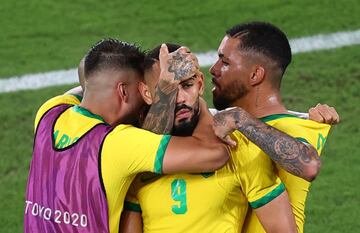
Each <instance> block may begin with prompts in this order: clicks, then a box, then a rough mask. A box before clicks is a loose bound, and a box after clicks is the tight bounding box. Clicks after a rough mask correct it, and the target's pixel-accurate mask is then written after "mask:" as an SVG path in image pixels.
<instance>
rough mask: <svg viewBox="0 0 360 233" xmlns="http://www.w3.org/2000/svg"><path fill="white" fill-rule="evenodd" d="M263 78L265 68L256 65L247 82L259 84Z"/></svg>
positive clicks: (254, 84) (253, 84) (252, 84)
mask: <svg viewBox="0 0 360 233" xmlns="http://www.w3.org/2000/svg"><path fill="white" fill-rule="evenodd" d="M264 78H265V69H264V67H262V66H261V65H256V66H255V69H254V71H253V72H252V73H251V76H250V80H249V84H250V85H251V86H256V85H259V84H260V83H261V82H262V81H263V80H264Z"/></svg>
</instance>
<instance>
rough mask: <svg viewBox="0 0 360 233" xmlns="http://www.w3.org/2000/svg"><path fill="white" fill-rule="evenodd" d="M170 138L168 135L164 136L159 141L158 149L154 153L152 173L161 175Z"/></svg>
mask: <svg viewBox="0 0 360 233" xmlns="http://www.w3.org/2000/svg"><path fill="white" fill-rule="evenodd" d="M170 138H171V136H170V135H164V136H163V137H162V139H161V141H160V144H159V148H158V150H157V152H156V157H155V166H154V172H155V173H157V174H162V168H163V160H164V155H165V151H166V148H167V145H168V144H169V141H170Z"/></svg>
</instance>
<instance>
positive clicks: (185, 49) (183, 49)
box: [175, 46, 191, 53]
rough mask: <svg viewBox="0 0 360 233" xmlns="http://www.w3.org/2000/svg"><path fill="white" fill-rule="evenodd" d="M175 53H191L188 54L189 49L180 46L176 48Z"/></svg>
mask: <svg viewBox="0 0 360 233" xmlns="http://www.w3.org/2000/svg"><path fill="white" fill-rule="evenodd" d="M176 51H177V52H180V53H191V52H190V49H189V48H188V47H185V46H181V47H180V48H178V49H177V50H176ZM176 51H175V52H176Z"/></svg>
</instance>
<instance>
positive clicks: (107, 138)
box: [35, 95, 170, 232]
mask: <svg viewBox="0 0 360 233" xmlns="http://www.w3.org/2000/svg"><path fill="white" fill-rule="evenodd" d="M79 103H80V101H79V100H78V99H76V98H75V97H73V96H70V95H62V96H57V97H54V98H52V99H50V100H49V101H47V102H46V103H45V104H43V105H42V106H41V108H40V109H39V111H38V114H37V117H36V120H35V127H36V128H37V127H38V126H39V125H41V121H42V120H41V119H42V118H44V116H46V114H47V113H48V112H51V111H52V109H54V108H57V107H56V106H61V105H62V104H69V105H71V106H69V107H68V108H67V109H65V110H64V111H63V112H61V114H60V115H59V116H58V117H57V118H56V120H55V121H54V122H53V123H51V124H47V125H45V126H44V127H43V128H45V129H46V130H49V132H50V133H49V138H48V140H50V141H48V142H47V144H48V145H53V148H52V149H53V150H54V151H69V154H71V153H74V151H72V150H73V149H74V148H76V145H78V144H79V142H81V143H80V144H84V145H86V146H88V147H89V148H91V149H94V150H97V151H96V156H97V157H96V158H95V157H92V159H90V160H89V161H84V160H83V159H79V160H75V161H69V162H67V163H61V164H59V165H58V167H59V168H60V167H61V169H64V170H67V171H71V170H73V168H74V166H76V165H77V164H78V165H79V166H80V165H84V164H88V163H90V162H93V163H96V164H97V166H95V164H94V166H92V167H93V168H92V169H91V171H92V172H93V174H94V176H95V175H96V176H97V178H96V177H93V179H92V182H93V183H94V184H99V185H102V186H103V189H104V192H105V195H106V201H107V208H108V210H107V211H106V212H107V215H104V216H106V217H107V216H109V218H108V221H105V223H106V224H108V226H109V231H110V232H117V231H118V229H119V219H120V213H121V211H122V207H123V202H124V198H125V195H126V192H127V189H128V188H129V186H130V184H131V182H132V180H133V179H134V178H135V176H136V174H138V173H140V172H145V171H151V172H157V171H160V172H161V170H162V163H157V162H156V161H159V159H158V157H162V156H164V150H163V149H162V148H164V147H165V148H166V146H167V143H168V142H169V140H170V136H168V135H157V134H153V133H151V132H148V131H145V130H142V129H138V128H136V127H133V126H131V125H118V126H116V127H114V128H112V129H111V130H109V131H108V132H107V133H106V135H104V137H103V138H102V140H101V141H93V140H92V139H87V140H83V138H84V137H88V136H89V135H90V136H91V134H92V132H93V131H94V130H96V129H97V128H98V125H103V126H104V127H107V128H108V127H110V126H109V125H108V124H107V123H106V122H105V121H104V119H102V117H101V116H99V115H96V114H93V113H91V112H90V111H88V110H87V109H85V108H82V107H81V106H79V105H77V104H79ZM95 134H96V135H98V133H95ZM144 142H147V143H144ZM68 149H71V151H70V150H68ZM45 154H46V151H45ZM85 155H86V153H85ZM55 162H56V161H55ZM36 171H40V172H43V171H42V170H40V169H36ZM49 171H54V169H49ZM86 171H87V170H86ZM76 175H77V174H76ZM78 175H79V177H78V179H74V180H77V181H79V183H76V184H75V183H72V185H70V186H71V187H72V188H71V189H69V190H68V191H69V193H68V194H67V198H68V199H67V200H69V199H71V198H70V196H71V197H72V199H71V200H77V201H80V199H77V198H75V197H77V196H78V195H79V194H81V196H82V198H84V199H89V200H91V198H89V196H92V195H93V193H90V192H89V193H85V194H82V193H81V192H78V191H77V190H76V188H74V187H82V186H84V184H83V183H82V181H83V180H84V176H83V175H81V174H80V173H79V174H78ZM74 177H75V175H74ZM43 178H44V180H47V181H46V182H45V181H44V182H45V183H53V184H54V185H55V184H56V185H60V184H63V182H62V180H60V181H59V180H52V177H51V176H43ZM63 180H64V182H65V183H66V182H67V181H69V179H63ZM56 192H63V191H62V187H61V186H59V189H58V190H57V191H56ZM95 196H99V195H95ZM92 203H95V202H92ZM62 205H63V206H68V205H70V204H69V202H63V203H62ZM79 205H80V204H79ZM45 208H46V207H45ZM100 212H101V211H99V213H100ZM66 216H67V214H66ZM94 216H96V215H94ZM97 221H103V219H101V218H97ZM65 232H68V231H65ZM92 232H101V231H98V230H94V231H92Z"/></svg>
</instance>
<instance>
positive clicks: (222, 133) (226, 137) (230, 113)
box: [212, 108, 239, 147]
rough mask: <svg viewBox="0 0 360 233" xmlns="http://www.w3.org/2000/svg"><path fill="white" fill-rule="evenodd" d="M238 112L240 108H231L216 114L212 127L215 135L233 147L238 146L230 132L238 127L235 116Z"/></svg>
mask: <svg viewBox="0 0 360 233" xmlns="http://www.w3.org/2000/svg"><path fill="white" fill-rule="evenodd" d="M238 114H239V109H238V108H231V109H226V110H224V111H220V112H218V113H216V114H215V115H214V120H213V126H212V127H213V130H214V133H215V135H216V136H217V137H219V138H220V139H221V140H222V141H223V142H225V143H226V144H228V145H229V146H231V147H235V146H236V142H235V141H234V140H232V139H231V137H230V134H231V133H232V132H234V130H236V129H237V127H236V120H235V117H234V116H235V115H238Z"/></svg>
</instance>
